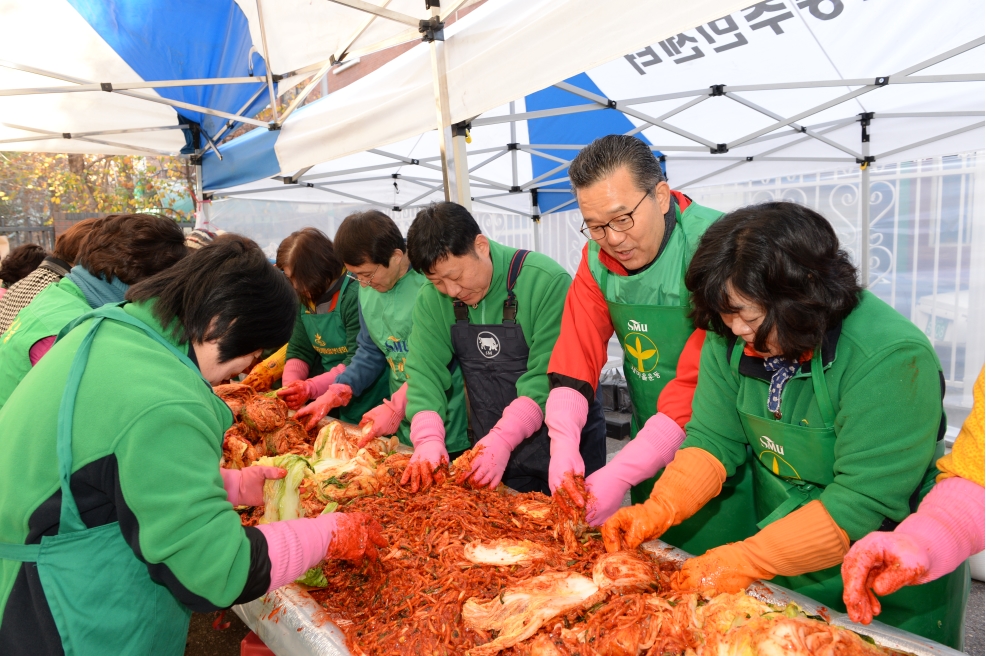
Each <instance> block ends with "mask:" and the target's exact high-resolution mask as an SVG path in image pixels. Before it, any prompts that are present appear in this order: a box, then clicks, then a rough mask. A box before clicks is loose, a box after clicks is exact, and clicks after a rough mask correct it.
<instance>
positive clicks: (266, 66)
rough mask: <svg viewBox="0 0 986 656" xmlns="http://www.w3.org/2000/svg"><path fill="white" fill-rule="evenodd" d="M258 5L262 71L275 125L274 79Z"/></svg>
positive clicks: (261, 13)
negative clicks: (264, 75)
mask: <svg viewBox="0 0 986 656" xmlns="http://www.w3.org/2000/svg"><path fill="white" fill-rule="evenodd" d="M260 4H261V0H257V21H258V22H259V23H260V45H261V47H262V48H263V50H264V51H263V53H262V54H263V56H264V71H265V72H266V75H267V93H269V94H270V111H271V115H272V117H273V120H272V121H271V122H272V123H274V124H275V125H277V124H278V120H277V94H276V93H274V77H273V75H272V74H271V70H270V56H269V55H268V54H267V53H268V50H267V30H266V28H264V12H263V9H261V7H260Z"/></svg>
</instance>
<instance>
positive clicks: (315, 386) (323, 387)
mask: <svg viewBox="0 0 986 656" xmlns="http://www.w3.org/2000/svg"><path fill="white" fill-rule="evenodd" d="M345 370H346V365H344V364H341V363H340V364H337V365H336V366H334V367H332V368H331V369H329V370H328V371H326V372H325V373H324V374H319V375H317V376H315V377H314V378H309V379H308V380H307V381H305V382H307V383H308V386H309V388H308V389H309V391H310V392H311V393H312V395H311V397H310V398H313V399H317V398H318V397H320V396H322V395H323V394H325V393H326V392H327V391H328V389H329V387H330V386H332V385H333V384H335V382H336V378H338V377H339V376H340V375H341V374H342V372H344V371H345Z"/></svg>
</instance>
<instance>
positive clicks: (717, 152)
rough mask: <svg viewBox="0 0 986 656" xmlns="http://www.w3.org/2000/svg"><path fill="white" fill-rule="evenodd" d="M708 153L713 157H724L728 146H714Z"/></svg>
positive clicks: (722, 144)
mask: <svg viewBox="0 0 986 656" xmlns="http://www.w3.org/2000/svg"><path fill="white" fill-rule="evenodd" d="M709 152H710V153H711V154H713V155H725V154H726V153H728V152H729V144H724V143H721V144H716V147H715V148H709Z"/></svg>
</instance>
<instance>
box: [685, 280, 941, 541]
mask: <svg viewBox="0 0 986 656" xmlns="http://www.w3.org/2000/svg"><path fill="white" fill-rule="evenodd" d="M826 338H827V343H826V344H823V348H822V353H823V362H824V365H825V366H824V371H825V381H826V383H827V385H828V389H829V394H830V395H831V398H832V404H833V406H834V407H835V409H836V418H835V432H836V441H835V465H834V476H835V479H834V481H833V482H832V483H831V484H829V485H828V486H826V488H825V490H824V491H823V492H822V494H821V502H822V503H823V504H824V506H825V509H826V510H828V512H829V514H831V515H832V518H833V519H834V520H835V522H836V523H837V524H838V525H839V526H840V527H841V528H842V529H843V530H845V531H846V533H848V534H849V538H850V539H852V540H858V539H859V538H861V537H863V536H864V535H866V534H867V533H869V532H871V531H875V530H876V529H877V528H879V526H880V524H881V523H882V522H883V520H884V518H885V517H887V518H890V519H891V520H894V521H898V522H899V521H901V520H903V519H904V517H906V516H907V515H908V514H909V513H910V512H911V509H910V506H909V500H910V498H911V495H912V494H913V493H914V490H915V489H916V488H917V487H918V485H919V484H921V482H922V480H923V479H924V478H925V473H926V471H927V470H928V468H929V465H930V464H931V461H932V459H933V457H934V454H935V446H936V441H937V438H938V433H939V429H940V426H941V423H942V421H943V418H944V417H943V413H942V377H941V364H940V363H939V361H938V356H937V355H936V354H935V351H934V350H933V349H932V347H931V344H930V343H929V342H928V338H927V337H925V335H924V334H923V333H922V332H921V331H920V330H919V329H918V328H917V327H916V326H915V325H914V324H913V323H911V322H910V321H908V320H907V319H906V318H905V317H903V316H902V315H901V314H899V313H898V312H897V311H896V310H894V309H893V308H892V307H890V306H889V305H887V304H886V303H884V302H883V301H881V300H880V299H878V298H877V297H876V296H874V295H872V294H871V293H869V292H863V295H862V301H861V302H860V304H859V305H858V306H857V307H856V309H855V310H854V311H853V312H852V313H851V314H850V315H849V316H848V317H846V319H845V321H843V323H842V326H841V333H840V332H839V331H838V330H831V331H829V333H828V334H827V335H826ZM833 340H837V342H836V345H835V349H834V353H832V345H831V341H833ZM729 355H730V354H729V353H728V352H727V340H726V339H725V338H723V337H720V336H718V335H714V334H712V333H709V335H708V337H707V338H706V341H705V346H704V347H703V349H702V359H701V364H700V366H699V376H698V387H697V389H696V390H695V398H694V400H693V402H692V420H691V421H690V422H689V423H688V425H687V426H685V431H686V433H687V438H686V439H685V443H684V444H683V445H682V448H687V447H698V448H701V449H704V450H706V451H708V452H709V453H711V454H712V455H714V456H715V457H716V458H718V459H719V461H720V462H722V464H723V465H724V466H725V468H726V473H727V474H729V475H732V474H733V473H734V472H735V471H736V468H737V467H739V466H740V465H741V464H742V463H743V462H744V461H745V460H746V444H747V439H746V436H745V434H744V432H743V426H742V424H741V423H740V416H739V414H738V413H737V412H736V411H735V409H736V408H737V407H739V408H740V409H741V410H742V411H743V412H747V413H750V414H753V415H756V416H759V417H767V416H768V412H767V409H766V408H767V390H768V385H769V383H768V381H767V380H762V379H760V378H755V377H752V376H749V375H744V374H743V369H744V367H743V363H742V362H741V366H740V375H739V378H737V375H736V374H735V373H734V372H733V370H732V369H731V367H730V364H729ZM833 356H834V357H833ZM744 360H753V361H757V359H756V358H747V357H744ZM761 362H762V361H761ZM753 364H754V363H753V362H751V363H750V366H752V365H753ZM759 366H761V367H762V366H763V365H762V364H760V365H759ZM781 412H782V418H781V419H780V420H779V421H781V422H783V423H786V424H800V423H802V422H807V424H806V425H809V426H822V425H823V421H822V417H821V414H820V413H819V410H818V404H817V403H816V402H815V396H814V392H813V386H812V382H811V375H810V373H806V372H804V371H803V370H799V372H798V373H797V374H796V375H795V376H794V377H793V378H791V380H789V381H788V382H787V385H786V386H785V388H784V392H783V395H782V402H781ZM771 416H772V415H771Z"/></svg>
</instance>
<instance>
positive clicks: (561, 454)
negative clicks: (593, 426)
mask: <svg viewBox="0 0 986 656" xmlns="http://www.w3.org/2000/svg"><path fill="white" fill-rule="evenodd" d="M544 410H545V413H544V423H546V424H547V425H548V438H550V440H551V460H550V461H549V463H548V488H549V489H550V490H551V493H552V494H554V493H555V490H556V489H557V488H559V487H562V486H564V488H565V490H566V491H567V492H568V496H569V497H570V498H571V499H572V501H573V502H574V503H576V504H578V505H579V506H580V507H581V506H585V499H583V498H582V495H581V494H580V493H579V491H578V490H577V489H575V481H574V479H573V477H572V476H569V477H568V478H567V479H566V478H565V474H566V473H568V472H572V474H573V476H582V475H583V474H585V462H583V461H582V454H580V453H579V443H580V442H581V441H582V429H583V428H584V427H585V422H586V419H588V417H589V402H588V401H586V400H585V397H584V396H582V395H581V394H580V393H579V392H578V391H576V390H574V389H572V388H571V387H556V388H555V389H553V390H551V393H550V394H548V402H547V403H546V404H545V406H544Z"/></svg>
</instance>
